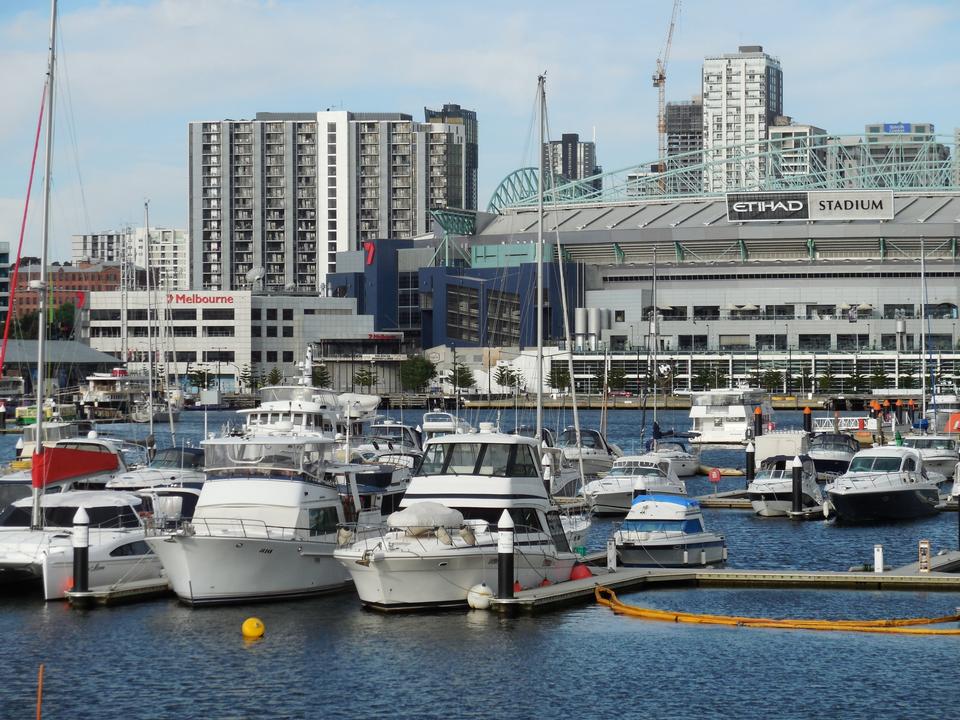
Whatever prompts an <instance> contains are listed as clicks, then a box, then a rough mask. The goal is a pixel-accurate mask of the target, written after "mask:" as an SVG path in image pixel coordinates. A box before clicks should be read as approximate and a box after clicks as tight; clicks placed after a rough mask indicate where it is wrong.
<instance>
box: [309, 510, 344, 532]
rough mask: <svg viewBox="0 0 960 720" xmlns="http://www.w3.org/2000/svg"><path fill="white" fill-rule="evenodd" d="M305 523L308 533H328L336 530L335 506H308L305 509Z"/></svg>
mask: <svg viewBox="0 0 960 720" xmlns="http://www.w3.org/2000/svg"><path fill="white" fill-rule="evenodd" d="M307 513H308V514H307V524H308V525H309V527H310V535H311V537H312V536H315V535H329V534H330V533H334V532H336V531H337V523H338V522H339V520H338V519H337V509H336V508H335V507H322V508H310V509H309V510H308V511H307Z"/></svg>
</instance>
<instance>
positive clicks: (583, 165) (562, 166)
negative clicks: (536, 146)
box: [543, 133, 603, 190]
mask: <svg viewBox="0 0 960 720" xmlns="http://www.w3.org/2000/svg"><path fill="white" fill-rule="evenodd" d="M543 161H544V162H543V165H544V167H547V168H550V169H552V170H553V174H554V175H555V176H557V177H562V178H564V179H566V180H583V179H584V178H588V177H591V176H592V175H598V174H599V173H601V172H603V168H601V167H600V166H599V165H597V144H596V143H595V142H588V141H582V142H581V140H580V135H579V134H577V133H563V135H561V136H560V139H559V140H551V141H550V142H546V143H544V144H543ZM601 185H602V181H601V180H600V179H599V178H598V179H597V180H595V181H594V182H593V186H594V188H596V189H597V190H600V189H601Z"/></svg>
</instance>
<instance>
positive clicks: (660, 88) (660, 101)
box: [653, 0, 680, 172]
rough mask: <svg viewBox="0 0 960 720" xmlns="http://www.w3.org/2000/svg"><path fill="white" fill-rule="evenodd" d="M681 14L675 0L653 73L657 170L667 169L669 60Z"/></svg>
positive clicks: (678, 1)
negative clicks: (655, 89)
mask: <svg viewBox="0 0 960 720" xmlns="http://www.w3.org/2000/svg"><path fill="white" fill-rule="evenodd" d="M679 16H680V0H673V13H672V14H671V15H670V29H669V30H667V41H666V42H665V43H664V45H663V50H662V51H661V52H660V57H658V58H657V71H656V72H655V73H654V74H653V86H654V87H655V88H657V146H658V147H657V150H658V153H657V172H664V171H665V170H666V169H667V108H666V85H667V62H669V60H670V46H671V45H672V44H673V31H674V28H676V26H677V18H678V17H679Z"/></svg>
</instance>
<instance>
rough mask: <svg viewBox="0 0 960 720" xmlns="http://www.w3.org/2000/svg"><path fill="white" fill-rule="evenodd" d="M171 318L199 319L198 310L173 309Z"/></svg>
mask: <svg viewBox="0 0 960 720" xmlns="http://www.w3.org/2000/svg"><path fill="white" fill-rule="evenodd" d="M170 319H171V320H196V319H197V311H196V310H193V309H190V310H171V311H170Z"/></svg>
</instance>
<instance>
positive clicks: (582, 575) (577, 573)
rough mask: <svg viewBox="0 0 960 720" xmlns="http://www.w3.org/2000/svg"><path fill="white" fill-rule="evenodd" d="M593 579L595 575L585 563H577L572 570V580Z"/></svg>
mask: <svg viewBox="0 0 960 720" xmlns="http://www.w3.org/2000/svg"><path fill="white" fill-rule="evenodd" d="M591 577H593V573H592V572H590V568H588V567H587V566H586V565H584V564H583V563H575V564H574V566H573V568H572V569H571V570H570V579H571V580H586V579H587V578H591Z"/></svg>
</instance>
